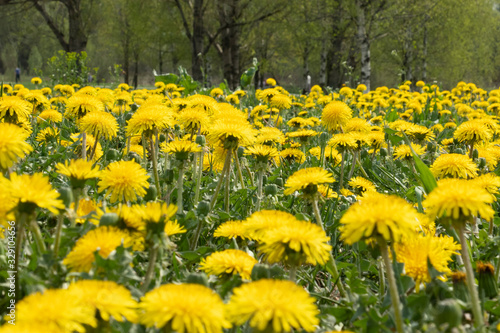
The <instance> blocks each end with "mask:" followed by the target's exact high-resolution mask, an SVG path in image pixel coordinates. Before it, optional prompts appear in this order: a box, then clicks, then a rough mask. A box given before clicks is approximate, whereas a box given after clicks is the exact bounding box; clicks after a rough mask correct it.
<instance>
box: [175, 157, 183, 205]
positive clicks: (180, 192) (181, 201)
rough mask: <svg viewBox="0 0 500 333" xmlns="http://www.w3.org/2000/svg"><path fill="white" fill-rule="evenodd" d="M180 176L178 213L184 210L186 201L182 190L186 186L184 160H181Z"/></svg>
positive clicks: (178, 182) (178, 180)
mask: <svg viewBox="0 0 500 333" xmlns="http://www.w3.org/2000/svg"><path fill="white" fill-rule="evenodd" d="M179 163H180V164H179V178H178V179H177V214H181V213H182V211H183V207H184V203H183V200H182V192H183V189H184V188H183V187H184V161H179Z"/></svg>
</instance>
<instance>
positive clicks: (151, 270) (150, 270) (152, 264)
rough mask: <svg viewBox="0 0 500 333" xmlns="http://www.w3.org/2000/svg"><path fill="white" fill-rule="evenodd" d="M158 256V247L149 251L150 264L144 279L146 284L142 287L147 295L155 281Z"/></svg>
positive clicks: (153, 247)
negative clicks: (150, 285)
mask: <svg viewBox="0 0 500 333" xmlns="http://www.w3.org/2000/svg"><path fill="white" fill-rule="evenodd" d="M157 256H158V246H155V245H153V246H151V247H150V250H149V263H148V268H147V270H146V275H145V277H144V284H143V285H142V287H141V291H142V292H143V293H145V292H146V291H147V290H148V287H149V284H150V283H151V280H152V279H153V274H154V271H155V264H156V257H157Z"/></svg>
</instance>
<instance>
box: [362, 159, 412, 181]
mask: <svg viewBox="0 0 500 333" xmlns="http://www.w3.org/2000/svg"><path fill="white" fill-rule="evenodd" d="M356 163H357V164H358V166H359V169H360V170H361V173H362V174H363V176H364V177H365V178H369V177H368V174H367V173H366V171H365V168H363V165H362V164H361V161H360V160H359V158H358V159H357V160H356ZM415 173H417V172H416V171H415Z"/></svg>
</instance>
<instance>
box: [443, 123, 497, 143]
mask: <svg viewBox="0 0 500 333" xmlns="http://www.w3.org/2000/svg"><path fill="white" fill-rule="evenodd" d="M453 137H454V138H455V139H457V140H458V141H459V142H465V143H466V144H475V143H477V142H481V141H483V142H488V141H490V140H491V138H492V137H493V132H492V131H491V130H490V129H489V128H488V126H486V124H485V123H484V122H483V121H481V120H469V121H466V122H463V123H462V124H460V126H458V127H457V129H456V130H455V132H454V133H453Z"/></svg>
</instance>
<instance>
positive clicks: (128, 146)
mask: <svg viewBox="0 0 500 333" xmlns="http://www.w3.org/2000/svg"><path fill="white" fill-rule="evenodd" d="M130 141H131V137H130V136H129V137H128V138H127V152H126V153H125V155H128V153H130Z"/></svg>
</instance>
